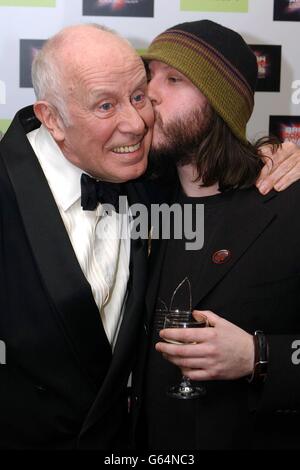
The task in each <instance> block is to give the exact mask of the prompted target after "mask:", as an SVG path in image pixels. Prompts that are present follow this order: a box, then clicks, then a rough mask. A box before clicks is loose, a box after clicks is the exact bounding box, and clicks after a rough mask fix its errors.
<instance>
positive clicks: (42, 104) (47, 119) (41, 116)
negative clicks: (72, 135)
mask: <svg viewBox="0 0 300 470" xmlns="http://www.w3.org/2000/svg"><path fill="white" fill-rule="evenodd" d="M33 109H34V113H35V115H36V117H37V118H38V120H39V121H41V123H42V124H43V125H44V126H45V127H46V128H47V129H48V131H49V132H50V134H51V135H52V137H53V139H54V140H55V141H56V142H62V141H63V140H64V139H65V132H64V126H63V122H62V119H61V117H60V115H59V114H58V111H57V110H56V108H54V106H52V105H51V104H50V103H48V101H37V102H36V103H35V104H34V105H33Z"/></svg>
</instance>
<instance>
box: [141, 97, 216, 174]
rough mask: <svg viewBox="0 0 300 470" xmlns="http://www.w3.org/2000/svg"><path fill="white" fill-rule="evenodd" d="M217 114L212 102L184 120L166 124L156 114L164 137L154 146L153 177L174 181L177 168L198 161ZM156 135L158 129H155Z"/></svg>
mask: <svg viewBox="0 0 300 470" xmlns="http://www.w3.org/2000/svg"><path fill="white" fill-rule="evenodd" d="M212 115H213V111H212V108H211V106H210V105H209V103H206V105H205V107H204V108H203V109H201V110H198V109H196V110H193V111H190V112H189V113H188V115H185V116H184V117H177V118H176V119H174V120H172V121H169V122H167V123H166V124H164V123H163V121H162V118H161V116H160V114H159V113H158V112H156V113H155V127H156V128H157V131H158V132H159V134H160V136H161V137H162V139H161V141H159V142H158V143H157V144H155V143H154V144H152V147H151V150H150V154H149V174H150V175H151V177H155V178H163V179H167V180H170V179H171V180H172V179H173V177H174V174H176V168H177V166H180V165H182V166H183V165H188V164H191V163H194V162H195V157H196V156H197V154H198V149H199V147H200V145H201V143H202V142H203V140H204V138H205V137H206V135H207V133H208V132H209V131H210V128H211V121H212ZM154 133H155V130H154Z"/></svg>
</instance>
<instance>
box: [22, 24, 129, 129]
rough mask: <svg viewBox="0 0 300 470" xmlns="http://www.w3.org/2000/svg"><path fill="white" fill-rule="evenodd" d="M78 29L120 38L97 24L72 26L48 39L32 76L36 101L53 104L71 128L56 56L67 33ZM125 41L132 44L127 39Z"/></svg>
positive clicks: (32, 70) (65, 123) (36, 58)
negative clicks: (102, 32) (95, 31)
mask: <svg viewBox="0 0 300 470" xmlns="http://www.w3.org/2000/svg"><path fill="white" fill-rule="evenodd" d="M76 27H78V28H80V27H86V28H95V29H98V30H100V31H105V32H109V33H112V34H113V35H115V36H118V37H120V36H119V35H118V33H116V32H115V31H113V30H112V29H110V28H107V27H106V26H102V25H99V24H95V23H90V24H84V25H83V24H82V25H77V26H70V27H67V28H64V29H63V30H61V31H60V32H59V33H57V34H56V35H55V36H53V37H52V38H50V39H48V41H46V43H45V44H44V45H43V47H42V49H41V50H40V51H39V52H38V54H37V55H36V57H35V58H34V60H33V63H32V69H31V75H32V84H33V88H34V92H35V96H36V99H37V100H46V101H48V102H49V103H50V104H52V105H53V106H54V107H55V108H56V109H57V111H58V112H59V114H60V117H61V119H62V121H63V123H64V125H65V126H69V125H70V123H71V121H70V116H69V112H68V109H67V105H66V96H65V93H66V90H65V88H64V85H63V79H62V70H61V69H60V67H61V65H60V64H59V63H58V61H57V58H56V55H57V50H58V48H59V47H60V46H61V45H62V44H63V42H64V41H65V39H66V36H67V34H66V33H67V32H68V31H70V30H71V29H74V28H76ZM122 39H124V38H122ZM124 41H125V42H127V43H128V44H130V43H129V41H127V39H124Z"/></svg>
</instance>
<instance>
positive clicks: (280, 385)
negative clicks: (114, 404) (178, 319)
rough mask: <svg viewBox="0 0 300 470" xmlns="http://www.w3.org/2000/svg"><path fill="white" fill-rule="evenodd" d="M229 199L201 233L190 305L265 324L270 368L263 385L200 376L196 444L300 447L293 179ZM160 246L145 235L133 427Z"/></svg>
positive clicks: (298, 249) (299, 265)
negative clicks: (147, 257) (226, 255)
mask: <svg viewBox="0 0 300 470" xmlns="http://www.w3.org/2000/svg"><path fill="white" fill-rule="evenodd" d="M229 199H230V201H229V206H228V209H227V211H226V215H225V217H224V219H223V220H220V223H219V226H218V227H217V230H216V231H215V234H214V236H213V237H212V238H211V239H210V240H208V241H207V243H208V249H207V253H208V254H207V256H206V260H205V262H204V263H203V268H202V271H201V282H202V287H201V290H200V291H199V295H198V298H196V299H193V300H194V308H197V309H200V310H204V309H205V310H206V309H207V310H212V311H214V312H215V313H217V314H218V315H220V316H222V317H224V318H225V319H227V320H229V321H230V322H232V323H234V324H236V325H238V326H240V327H241V328H243V329H244V330H246V331H248V332H249V333H251V334H253V333H254V331H255V330H262V331H263V332H265V334H266V335H267V337H268V342H269V368H268V375H267V380H266V382H265V384H264V385H263V386H262V387H255V386H254V385H250V384H249V383H248V382H247V381H246V379H245V378H242V379H239V380H231V381H211V382H209V381H208V382H207V383H206V387H207V396H206V397H205V398H203V399H201V400H199V401H198V404H197V406H198V412H197V413H196V418H195V419H196V421H197V425H196V429H197V442H198V446H199V448H200V449H201V448H203V449H234V448H247V449H248V448H250V449H252V448H263V449H265V448H274V449H277V448H300V365H298V364H297V361H296V363H295V360H294V361H293V358H292V356H293V353H295V352H296V350H295V349H294V348H295V343H294V341H297V340H298V341H299V340H300V219H299V217H298V214H299V204H300V184H299V183H296V184H294V185H293V186H292V187H290V188H289V189H287V190H286V191H284V192H282V193H276V192H275V191H274V192H272V193H270V194H269V195H268V196H266V197H263V196H261V195H260V194H259V193H258V191H257V190H256V189H255V188H252V189H248V190H240V191H233V192H232V194H231V195H230V198H229ZM165 247H166V242H165V241H153V243H152V255H151V264H150V266H151V267H150V279H149V286H148V292H147V296H146V314H147V319H146V321H145V327H144V334H143V338H142V339H141V347H140V352H139V363H138V364H137V366H136V369H135V374H134V397H135V399H134V400H133V403H134V409H133V423H134V429H136V426H137V423H138V422H139V421H140V423H139V425H140V426H141V428H139V432H141V430H142V428H143V422H142V420H141V418H140V411H141V403H142V400H143V372H144V370H145V358H146V352H147V341H148V338H149V328H150V324H151V318H152V315H153V310H154V306H155V302H156V297H157V292H158V287H159V282H160V272H161V268H162V265H163V260H164V253H165ZM221 249H227V250H230V251H231V253H232V257H231V258H230V259H228V262H227V263H224V264H215V263H214V262H213V259H212V255H213V253H215V252H216V251H218V250H221ZM196 260H197V254H195V262H196ZM175 262H176V263H179V262H180V260H178V259H176V260H175ZM298 345H300V343H298ZM148 347H149V346H148ZM298 348H299V346H298ZM296 356H297V354H296ZM299 357H300V354H298V358H299ZM294 359H295V356H294ZM157 386H159V384H157ZM150 406H151V404H150ZM158 429H159V426H158ZM171 432H172V431H171ZM178 432H181V430H180V429H174V433H178ZM161 439H162V442H164V436H162V438H161Z"/></svg>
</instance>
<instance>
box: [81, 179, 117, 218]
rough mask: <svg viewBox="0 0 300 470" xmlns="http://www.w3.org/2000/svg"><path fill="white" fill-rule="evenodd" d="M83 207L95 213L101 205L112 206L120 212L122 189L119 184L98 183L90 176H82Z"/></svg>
mask: <svg viewBox="0 0 300 470" xmlns="http://www.w3.org/2000/svg"><path fill="white" fill-rule="evenodd" d="M80 184H81V207H82V209H83V210H84V211H93V210H95V209H96V208H97V206H98V204H99V202H101V204H111V205H112V206H114V208H115V210H116V212H118V210H119V196H120V192H121V187H120V185H119V184H118V183H107V182H105V181H97V180H95V179H94V178H91V177H90V176H89V175H87V174H85V173H82V175H81V180H80Z"/></svg>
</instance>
